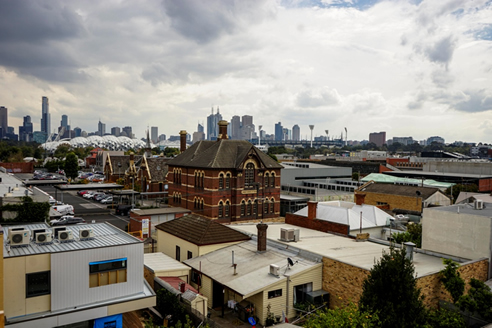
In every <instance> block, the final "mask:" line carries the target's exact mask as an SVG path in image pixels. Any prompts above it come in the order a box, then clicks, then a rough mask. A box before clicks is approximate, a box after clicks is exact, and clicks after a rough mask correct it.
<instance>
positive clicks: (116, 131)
mask: <svg viewBox="0 0 492 328" xmlns="http://www.w3.org/2000/svg"><path fill="white" fill-rule="evenodd" d="M120 131H121V129H120V128H119V127H118V126H115V127H113V128H111V134H112V135H114V136H115V137H119V136H120Z"/></svg>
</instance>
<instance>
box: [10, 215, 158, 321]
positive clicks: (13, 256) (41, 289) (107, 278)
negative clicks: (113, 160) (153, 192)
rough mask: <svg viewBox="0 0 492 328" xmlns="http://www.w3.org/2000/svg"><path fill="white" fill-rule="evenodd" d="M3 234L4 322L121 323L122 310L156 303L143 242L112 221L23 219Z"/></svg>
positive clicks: (132, 309)
mask: <svg viewBox="0 0 492 328" xmlns="http://www.w3.org/2000/svg"><path fill="white" fill-rule="evenodd" d="M3 237H4V239H3V241H4V244H3V262H4V266H3V275H4V280H3V286H4V292H5V295H8V301H7V302H5V323H6V326H7V327H12V328H13V327H19V328H21V327H22V328H30V327H33V328H44V327H46V328H48V327H49V328H51V327H58V326H66V325H72V324H78V325H82V326H83V325H90V326H93V325H94V322H98V323H101V322H105V321H106V320H110V321H113V320H116V321H118V322H121V321H122V319H121V314H122V313H125V312H130V311H134V310H137V309H142V308H147V307H150V306H154V305H155V302H156V299H155V293H154V292H153V291H152V289H151V288H150V286H149V285H148V284H147V283H146V282H145V280H144V274H143V270H142V269H143V266H144V265H143V262H144V257H143V243H142V242H141V241H140V240H138V239H137V238H134V237H132V236H130V235H128V234H127V233H125V232H123V231H121V230H120V229H118V228H116V227H114V226H112V225H110V224H107V223H100V224H84V225H73V226H66V227H56V228H51V227H49V226H48V225H46V224H26V225H22V226H11V227H9V229H8V234H4V236H3ZM108 317H109V319H107V318H108ZM117 327H121V326H120V325H118V326H117Z"/></svg>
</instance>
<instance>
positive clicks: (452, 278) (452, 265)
mask: <svg viewBox="0 0 492 328" xmlns="http://www.w3.org/2000/svg"><path fill="white" fill-rule="evenodd" d="M443 263H444V265H445V267H444V269H442V270H441V272H440V274H441V282H442V283H443V285H444V288H446V290H447V291H448V292H449V294H451V297H452V298H453V303H455V304H456V303H458V302H459V300H460V298H461V297H462V296H463V293H464V292H465V281H464V280H463V278H461V275H460V273H459V272H458V268H459V267H460V265H459V264H458V263H456V262H454V261H453V260H450V259H443Z"/></svg>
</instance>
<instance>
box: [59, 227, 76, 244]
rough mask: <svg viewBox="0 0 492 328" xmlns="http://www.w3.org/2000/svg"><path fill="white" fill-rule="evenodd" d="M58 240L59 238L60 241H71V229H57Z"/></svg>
mask: <svg viewBox="0 0 492 328" xmlns="http://www.w3.org/2000/svg"><path fill="white" fill-rule="evenodd" d="M58 240H60V242H66V241H72V240H73V233H72V231H71V230H64V231H59V232H58Z"/></svg>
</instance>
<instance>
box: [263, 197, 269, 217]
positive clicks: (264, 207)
mask: <svg viewBox="0 0 492 328" xmlns="http://www.w3.org/2000/svg"><path fill="white" fill-rule="evenodd" d="M269 205H270V204H269V201H268V199H265V202H264V203H263V213H264V214H268V206H269Z"/></svg>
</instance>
